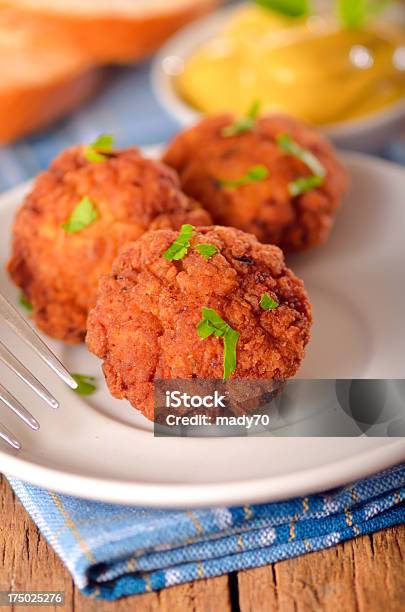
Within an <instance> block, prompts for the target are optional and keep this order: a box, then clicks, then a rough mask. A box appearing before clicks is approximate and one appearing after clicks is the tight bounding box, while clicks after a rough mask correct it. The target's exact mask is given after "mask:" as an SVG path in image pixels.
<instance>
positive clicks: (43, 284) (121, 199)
mask: <svg viewBox="0 0 405 612" xmlns="http://www.w3.org/2000/svg"><path fill="white" fill-rule="evenodd" d="M84 196H88V197H89V198H90V200H91V201H92V203H93V204H94V206H95V208H96V210H97V214H98V218H97V219H96V220H95V221H94V222H93V223H91V225H88V226H87V227H85V228H84V229H82V230H81V231H78V232H76V233H70V234H69V233H67V232H66V231H65V230H64V229H63V228H62V225H63V223H64V222H66V221H67V220H68V219H69V217H70V215H71V213H72V211H73V210H74V209H75V207H76V205H77V204H78V202H80V200H81V199H82V198H83V197H84ZM210 222H211V220H210V216H209V214H208V213H207V212H206V211H205V210H203V209H202V208H201V207H200V206H199V205H197V204H196V203H195V202H193V201H192V200H190V199H189V198H188V197H187V196H185V195H184V194H183V193H182V192H181V190H180V185H179V181H178V177H177V176H176V173H175V172H174V171H173V170H172V169H171V168H168V167H166V166H164V165H163V164H161V163H158V162H155V161H152V160H149V159H145V158H144V157H142V156H141V154H140V153H139V151H138V150H137V149H134V148H132V149H128V150H125V151H120V152H117V153H114V154H113V155H111V156H109V157H108V159H107V160H106V161H103V162H99V163H95V162H89V161H87V160H86V158H85V156H84V147H75V148H72V149H69V150H66V151H64V152H63V153H62V154H61V155H59V156H58V157H57V158H56V159H55V161H54V162H53V163H52V164H51V166H50V168H49V170H47V171H46V172H43V173H42V174H41V175H40V176H39V177H38V178H37V180H36V181H35V184H34V187H33V190H32V191H31V193H30V194H29V195H28V196H27V197H26V199H25V201H24V203H23V205H22V206H21V208H20V209H19V211H18V213H17V216H16V219H15V223H14V229H13V245H12V255H11V259H10V261H9V264H8V269H9V273H10V275H11V277H12V279H13V280H14V282H15V283H16V284H17V285H18V286H19V287H20V288H21V289H22V291H23V292H24V294H25V295H26V296H27V298H28V300H29V301H30V302H31V303H32V305H33V308H34V310H33V318H34V320H35V323H36V324H37V325H38V327H39V328H40V329H42V330H43V331H44V332H46V333H47V334H48V335H49V336H52V337H54V338H58V339H61V340H64V341H66V342H69V343H78V342H81V341H83V340H84V337H85V333H86V319H87V314H88V311H89V309H90V308H91V307H92V306H94V304H95V301H96V293H97V285H98V280H99V278H100V276H101V275H103V274H106V273H108V272H110V270H111V266H112V262H113V260H114V259H115V257H116V255H117V254H118V252H119V250H120V248H121V247H122V246H123V245H124V244H126V243H127V242H130V241H133V240H136V239H137V238H138V237H139V236H140V235H141V234H143V233H144V232H145V231H146V230H148V229H149V228H153V229H158V228H165V227H169V228H170V227H172V228H179V227H180V226H181V224H182V223H192V224H196V225H198V224H204V225H205V224H207V223H210Z"/></svg>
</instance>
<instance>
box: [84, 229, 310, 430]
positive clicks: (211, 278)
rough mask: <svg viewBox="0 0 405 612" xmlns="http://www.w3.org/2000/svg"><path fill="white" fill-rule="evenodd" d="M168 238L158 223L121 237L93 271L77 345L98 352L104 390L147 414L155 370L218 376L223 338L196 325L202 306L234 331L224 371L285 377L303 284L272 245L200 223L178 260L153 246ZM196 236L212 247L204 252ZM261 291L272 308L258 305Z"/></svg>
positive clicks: (293, 363) (298, 338)
mask: <svg viewBox="0 0 405 612" xmlns="http://www.w3.org/2000/svg"><path fill="white" fill-rule="evenodd" d="M177 238H178V233H177V232H174V231H172V230H159V231H152V232H147V233H146V234H144V235H143V236H142V237H141V238H140V239H139V240H137V241H136V242H134V243H132V244H129V245H127V247H126V248H125V250H123V251H122V253H121V254H120V256H119V257H118V258H117V260H116V261H115V262H114V265H113V270H112V273H111V274H109V275H107V276H104V277H103V278H102V279H101V281H100V286H99V292H98V298H97V304H96V306H95V308H94V309H93V310H92V311H91V312H90V314H89V319H88V332H87V338H86V342H87V346H88V348H89V350H90V351H91V352H93V353H95V354H96V355H97V356H98V357H100V359H102V360H103V361H104V364H103V370H104V374H105V377H106V380H107V384H108V386H109V388H110V391H111V393H112V394H113V395H114V397H117V398H126V399H128V400H129V401H130V402H131V404H132V405H133V406H134V407H136V408H138V409H139V410H141V411H142V412H143V413H144V414H145V416H147V417H148V418H149V419H153V381H154V380H155V379H191V378H196V377H197V378H204V379H222V378H223V376H224V343H223V338H220V337H217V336H216V335H215V334H212V335H210V336H209V337H206V338H205V339H203V338H202V337H201V336H200V335H199V333H198V331H197V326H198V324H199V322H200V320H201V318H202V309H203V308H209V309H212V310H214V311H215V312H216V313H217V315H219V316H220V317H221V318H222V319H223V321H224V322H225V323H226V324H227V325H229V326H230V327H231V328H232V329H233V330H234V331H235V332H237V333H239V334H240V336H239V339H238V342H237V345H236V369H235V371H234V373H232V375H231V377H230V380H231V379H232V378H235V377H236V378H237V379H272V378H277V379H286V378H289V377H291V376H293V375H294V374H295V373H296V372H297V370H298V368H299V366H300V364H301V361H302V359H303V357H304V348H305V345H306V344H307V342H308V339H309V333H310V326H311V320H312V319H311V306H310V304H309V301H308V297H307V294H306V292H305V289H304V285H303V283H302V281H301V280H300V279H298V278H297V277H296V276H295V275H294V274H293V272H291V270H289V269H288V268H287V267H286V266H285V263H284V257H283V253H282V251H281V250H280V249H279V248H278V247H276V246H270V245H263V244H261V243H260V242H258V241H257V239H256V238H255V237H254V236H252V235H250V234H246V233H244V232H241V231H240V230H236V229H233V228H229V227H220V226H213V227H205V228H198V229H197V230H195V231H194V234H193V236H192V238H191V239H190V247H189V248H188V250H187V253H186V254H185V255H184V256H183V257H182V258H181V259H180V260H178V261H167V259H165V257H163V253H165V252H166V250H167V249H168V247H169V246H170V245H171V244H172V243H173V242H174V241H175V240H176V239H177ZM198 244H209V245H213V246H214V247H216V249H215V253H214V254H212V255H211V256H210V257H209V259H208V260H206V259H205V258H204V257H203V256H202V255H201V254H200V252H199V250H198V249H197V248H196V245H198ZM264 294H267V297H268V298H269V299H270V300H272V304H273V308H272V309H269V310H265V309H263V307H262V306H261V305H260V302H261V300H262V298H263V295H264ZM275 305H277V307H274V306H275Z"/></svg>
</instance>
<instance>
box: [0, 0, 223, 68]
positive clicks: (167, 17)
mask: <svg viewBox="0 0 405 612" xmlns="http://www.w3.org/2000/svg"><path fill="white" fill-rule="evenodd" d="M217 3H218V2H217V0H198V1H194V2H190V4H189V5H186V6H180V7H179V8H178V9H176V10H171V9H170V7H169V9H168V10H162V11H161V12H160V13H156V14H153V13H152V14H147V15H144V16H142V15H139V16H133V17H132V16H131V15H125V14H122V15H120V14H119V13H115V11H114V6H113V3H112V6H111V14H110V15H108V14H107V15H102V14H98V13H97V12H96V11H95V12H92V13H89V14H87V15H86V14H85V13H81V14H79V13H77V14H74V13H73V12H69V11H66V12H65V13H63V12H62V11H56V10H53V9H52V8H50V9H49V10H45V9H44V7H39V8H37V9H36V8H35V4H33V5H32V6H27V5H26V3H19V2H15V1H14V0H1V1H0V7H1V8H2V10H4V7H10V6H11V7H17V8H18V9H19V10H20V11H21V13H22V14H25V15H27V17H29V18H31V19H32V18H34V19H39V20H41V21H43V22H46V23H48V24H49V26H50V27H52V28H53V29H54V30H55V31H56V32H60V33H61V34H62V35H66V36H68V37H69V38H70V40H71V41H72V44H74V45H76V47H77V49H78V50H79V51H80V53H81V54H82V55H83V57H85V58H86V59H87V61H89V62H92V63H94V62H97V63H106V62H120V63H122V62H133V61H135V60H139V59H141V58H143V57H145V56H147V55H150V54H151V53H153V52H154V51H155V50H156V49H157V48H158V47H159V46H160V45H161V44H162V43H163V42H164V40H165V39H166V38H168V37H169V36H170V35H171V34H173V33H174V32H175V31H176V30H178V29H180V28H182V27H183V26H184V25H186V24H187V23H188V22H190V21H192V20H193V19H196V18H198V17H200V16H202V15H204V14H205V13H207V12H209V11H210V10H212V9H213V8H214V7H215V6H216V5H217ZM50 5H51V2H50Z"/></svg>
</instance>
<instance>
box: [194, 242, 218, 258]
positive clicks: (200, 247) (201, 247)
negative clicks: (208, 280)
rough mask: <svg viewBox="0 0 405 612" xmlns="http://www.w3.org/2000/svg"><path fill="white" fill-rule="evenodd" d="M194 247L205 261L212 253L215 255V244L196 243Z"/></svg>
mask: <svg viewBox="0 0 405 612" xmlns="http://www.w3.org/2000/svg"><path fill="white" fill-rule="evenodd" d="M194 248H195V250H196V251H198V252H199V254H200V255H201V256H202V257H204V259H205V261H208V260H209V259H210V258H211V257H212V256H213V255H215V253H217V252H218V249H217V247H216V246H215V244H196V245H195V247H194Z"/></svg>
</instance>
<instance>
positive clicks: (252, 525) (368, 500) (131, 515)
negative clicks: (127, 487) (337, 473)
mask: <svg viewBox="0 0 405 612" xmlns="http://www.w3.org/2000/svg"><path fill="white" fill-rule="evenodd" d="M9 481H10V483H11V485H12V487H13V489H14V491H15V493H16V494H17V495H18V497H19V498H20V500H21V502H22V503H23V504H24V506H25V508H26V509H27V510H28V512H29V513H30V514H31V516H32V518H33V519H34V521H35V522H36V523H37V525H38V527H39V528H40V530H41V532H42V533H43V535H44V536H45V537H46V538H47V540H48V541H49V543H50V544H51V545H52V546H53V548H54V549H55V550H56V551H57V552H58V554H59V555H60V556H61V558H62V560H63V561H64V563H65V564H66V566H67V567H68V569H69V570H70V572H71V573H72V575H73V578H74V580H75V583H76V584H77V585H78V587H79V588H80V589H82V591H83V593H84V594H86V595H91V596H93V597H96V598H99V599H110V600H114V599H117V598H119V597H122V596H124V595H133V594H137V593H145V592H148V591H154V590H157V589H162V588H164V587H168V586H172V585H175V584H181V583H183V582H188V581H190V580H198V579H199V578H207V577H211V576H219V575H220V574H225V573H227V572H231V571H235V570H241V569H247V568H252V567H258V566H260V565H265V564H267V563H272V562H274V561H279V560H281V559H288V558H290V557H295V556H297V555H301V554H304V553H306V552H309V551H315V550H320V549H322V548H328V547H330V546H333V545H334V544H337V543H338V542H342V541H344V540H348V539H350V538H353V537H355V536H358V535H363V534H366V533H371V532H373V531H377V530H379V529H382V528H384V527H389V526H392V525H397V524H399V523H403V522H405V464H403V465H399V466H397V467H394V468H391V469H389V470H386V471H384V472H381V473H380V474H377V475H375V476H373V477H371V478H367V479H365V480H360V481H358V482H356V483H355V484H352V485H350V486H347V487H343V488H339V489H335V490H333V491H331V492H329V493H324V494H322V495H311V496H308V497H298V498H295V499H292V500H289V501H284V502H277V503H271V504H260V505H252V506H243V507H236V508H212V509H201V510H194V511H185V510H152V509H150V508H133V507H125V506H115V505H112V504H103V503H98V502H91V501H86V500H80V499H76V498H73V497H68V496H65V495H58V494H56V493H51V492H49V491H45V490H43V489H39V488H37V487H34V486H32V485H28V484H26V483H23V482H21V481H19V480H15V479H13V478H9Z"/></svg>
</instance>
